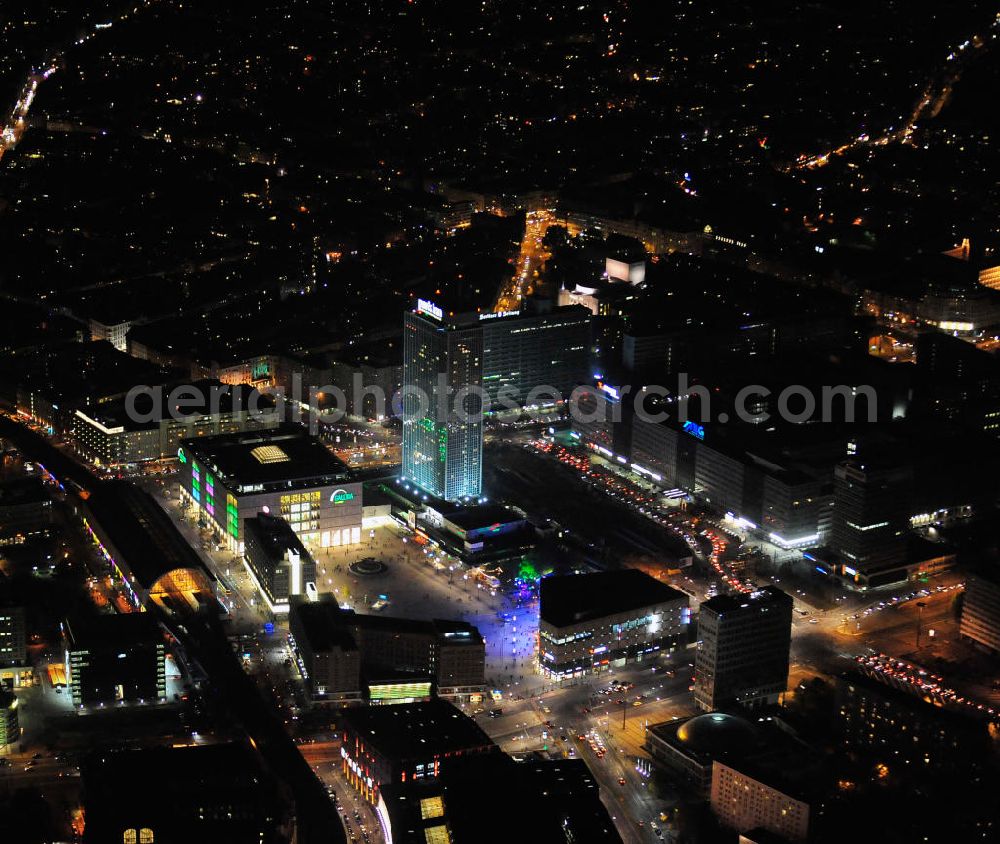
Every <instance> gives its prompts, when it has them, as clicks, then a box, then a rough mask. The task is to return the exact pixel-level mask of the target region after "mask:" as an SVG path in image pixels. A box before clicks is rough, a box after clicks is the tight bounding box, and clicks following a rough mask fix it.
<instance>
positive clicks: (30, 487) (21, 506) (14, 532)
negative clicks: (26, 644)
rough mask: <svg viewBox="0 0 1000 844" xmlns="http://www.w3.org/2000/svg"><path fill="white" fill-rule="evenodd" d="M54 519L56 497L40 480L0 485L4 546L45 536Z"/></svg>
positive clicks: (0, 537) (1, 541) (0, 533)
mask: <svg viewBox="0 0 1000 844" xmlns="http://www.w3.org/2000/svg"><path fill="white" fill-rule="evenodd" d="M54 519H55V514H54V511H53V509H52V498H51V497H50V496H49V493H48V490H47V489H46V488H45V486H44V484H43V483H42V481H41V479H40V478H18V479H17V480H13V481H7V482H5V483H3V484H0V545H6V544H17V543H20V542H24V541H25V540H26V539H29V538H31V537H35V536H44V535H46V534H47V533H48V532H49V530H50V529H51V527H52V524H53V522H54ZM0 648H2V646H0ZM0 659H2V656H0Z"/></svg>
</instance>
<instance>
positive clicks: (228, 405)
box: [73, 380, 281, 466]
mask: <svg viewBox="0 0 1000 844" xmlns="http://www.w3.org/2000/svg"><path fill="white" fill-rule="evenodd" d="M179 389H182V390H183V396H180V394H179V393H178V394H177V395H178V397H179V398H178V400H175V401H174V402H171V401H170V395H171V394H172V389H171V387H169V386H167V387H163V386H159V387H155V388H152V395H145V394H144V395H142V396H139V397H138V398H136V400H135V405H134V411H137V412H133V411H130V410H129V408H128V405H127V404H126V403H125V402H114V403H111V404H102V405H99V406H97V407H88V408H86V409H84V410H77V411H75V418H74V420H73V437H74V440H75V441H76V445H77V448H78V449H79V451H80V452H81V453H82V454H83V455H84V456H85V457H86V458H87V459H88V460H90V461H91V462H93V463H96V464H98V465H101V466H120V465H127V464H130V463H142V462H146V461H150V460H160V459H163V458H167V457H171V458H172V457H174V456H175V455H176V454H177V449H178V447H179V446H180V443H181V440H184V439H191V438H195V437H206V436H215V435H218V434H228V433H236V432H239V431H257V430H268V429H271V428H276V427H277V426H278V425H279V424H280V422H281V415H280V411H279V410H278V409H277V408H276V407H275V403H274V400H273V399H271V398H270V397H268V396H262V395H261V394H260V393H259V392H258V391H257V390H256V389H254V388H253V387H249V386H246V385H236V386H232V385H229V384H222V383H221V382H219V381H211V380H209V381H197V382H195V383H194V384H190V385H185V386H184V387H182V388H179Z"/></svg>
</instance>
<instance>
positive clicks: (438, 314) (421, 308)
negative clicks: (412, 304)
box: [417, 299, 444, 320]
mask: <svg viewBox="0 0 1000 844" xmlns="http://www.w3.org/2000/svg"><path fill="white" fill-rule="evenodd" d="M417 313H418V314H426V315H427V316H429V317H434V319H438V320H439V319H444V311H442V310H441V309H440V308H439V307H438V306H437V305H435V304H434V303H433V302H429V301H427V300H426V299H417Z"/></svg>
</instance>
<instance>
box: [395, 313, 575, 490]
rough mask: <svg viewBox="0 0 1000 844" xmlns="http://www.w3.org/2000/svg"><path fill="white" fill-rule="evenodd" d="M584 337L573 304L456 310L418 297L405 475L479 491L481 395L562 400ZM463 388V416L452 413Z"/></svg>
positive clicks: (408, 323)
mask: <svg viewBox="0 0 1000 844" xmlns="http://www.w3.org/2000/svg"><path fill="white" fill-rule="evenodd" d="M590 344H591V327H590V312H589V311H588V310H587V309H586V308H582V307H579V306H576V305H571V306H568V307H562V308H552V307H544V306H538V305H532V306H531V307H530V308H528V309H526V310H524V311H505V312H501V313H469V314H463V315H459V316H457V317H452V316H451V315H450V314H449V315H445V314H444V312H443V311H442V310H441V308H439V307H437V306H436V305H434V304H433V303H432V302H427V301H424V300H419V301H418V302H417V308H416V310H415V311H414V312H412V313H407V314H406V315H405V317H404V321H403V385H404V393H403V398H402V404H403V410H404V414H405V418H404V421H403V479H404V480H407V481H410V482H412V483H415V484H416V485H417V486H418V487H420V488H421V489H423V490H424V491H425V492H427V493H430V494H432V495H435V496H437V497H439V498H444V499H446V500H449V501H456V500H461V499H463V498H475V497H477V496H478V495H479V494H480V491H481V488H482V470H483V465H482V463H483V461H482V451H483V422H482V417H483V411H488V410H489V408H482V407H481V406H480V402H479V401H478V396H480V395H485V396H487V397H488V399H489V402H490V406H491V407H496V405H497V403H498V402H499V404H500V405H501V406H503V405H511V404H513V405H522V406H523V405H526V404H532V405H544V404H552V403H555V402H557V401H559V400H561V399H566V398H568V397H569V395H570V394H571V393H572V391H573V389H574V388H575V387H577V386H578V385H580V384H582V383H584V382H585V381H586V380H587V373H588V359H589V355H590ZM469 389H474V390H475V394H474V395H473V396H470V397H469V398H468V400H467V401H466V403H465V406H464V409H465V414H464V416H465V418H461V417H462V416H463V415H452V416H449V413H450V411H452V410H453V409H455V407H456V396H457V397H459V398H461V396H462V395H463V390H465V391H468V390H469ZM480 390H481V391H482V392H480ZM442 393H446V394H445V395H441V394H442ZM421 395H423V396H427V397H428V399H430V403H429V405H427V406H425V407H423V408H422V407H421V406H420V398H419V396H421ZM439 398H440V399H442V401H440V402H439Z"/></svg>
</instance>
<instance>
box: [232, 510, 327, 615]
mask: <svg viewBox="0 0 1000 844" xmlns="http://www.w3.org/2000/svg"><path fill="white" fill-rule="evenodd" d="M243 525H244V527H245V531H244V537H243V540H244V541H243V558H244V560H245V561H246V564H247V567H248V569H249V572H250V576H251V578H252V579H253V582H254V585H255V586H256V587H257V591H258V592H259V593H260V595H261V597H262V598H263V599H264V602H265V603H266V604H267V606H268V608H269V609H270V610H271V612H273V613H286V612H288V602H289V600H290V599H291V598H292V597H294V596H295V595H305V594H306V588H307V586H309V585H311V586H312V587H314V588H315V586H316V561H315V560H314V559H313V557H312V555H311V554H310V553H309V552H308V551H307V550H306V547H305V546H304V545H303V544H302V540H301V539H299V537H298V535H297V534H296V533H295V531H294V530H292V527H291V525H289V524H288V522H287V521H285V520H284V519H283V518H281V517H280V516H270V515H268V514H267V513H258V514H257V515H256V516H254V517H253V518H251V519H246V520H245V521H244V522H243Z"/></svg>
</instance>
